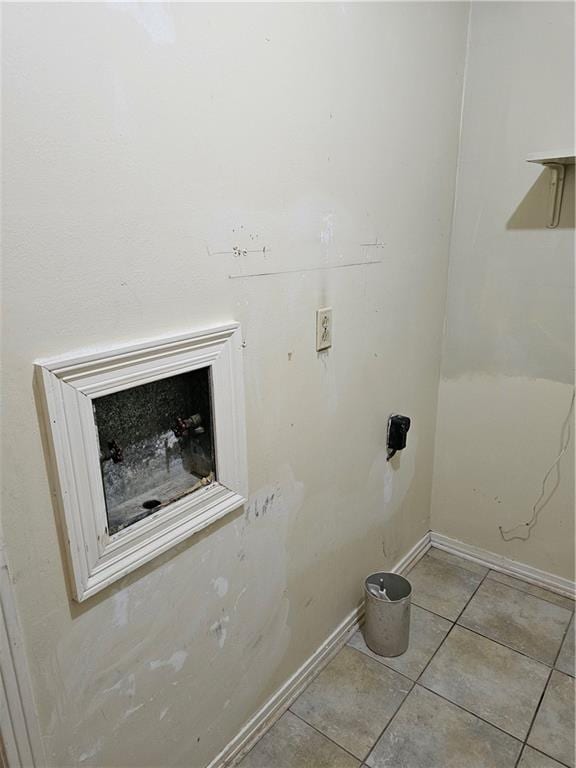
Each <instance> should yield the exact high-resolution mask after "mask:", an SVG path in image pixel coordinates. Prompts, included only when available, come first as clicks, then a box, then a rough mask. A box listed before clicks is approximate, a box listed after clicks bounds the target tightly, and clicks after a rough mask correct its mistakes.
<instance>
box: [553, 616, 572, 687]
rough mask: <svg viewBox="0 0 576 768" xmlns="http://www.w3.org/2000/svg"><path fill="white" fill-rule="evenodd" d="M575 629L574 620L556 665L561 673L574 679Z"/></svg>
mask: <svg viewBox="0 0 576 768" xmlns="http://www.w3.org/2000/svg"><path fill="white" fill-rule="evenodd" d="M575 629H576V627H575V626H574V618H572V621H571V622H570V626H569V627H568V632H567V633H566V637H565V638H564V642H563V643H562V648H561V649H560V653H559V654H558V660H557V661H556V665H555V666H556V669H559V670H560V671H561V672H565V673H566V674H567V675H572V677H574V676H575V674H576V669H575V667H576V664H575V661H574V639H575V638H574V634H575Z"/></svg>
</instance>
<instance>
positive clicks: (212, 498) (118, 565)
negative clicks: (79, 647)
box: [36, 323, 247, 601]
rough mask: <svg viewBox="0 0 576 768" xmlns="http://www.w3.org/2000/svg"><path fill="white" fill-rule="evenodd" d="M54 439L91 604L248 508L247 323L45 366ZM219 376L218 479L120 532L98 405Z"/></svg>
mask: <svg viewBox="0 0 576 768" xmlns="http://www.w3.org/2000/svg"><path fill="white" fill-rule="evenodd" d="M36 366H37V368H38V370H39V373H40V377H41V380H42V383H43V390H44V414H45V417H46V423H47V426H48V434H49V435H50V436H51V439H52V453H53V459H54V463H55V470H56V478H55V479H56V480H57V483H58V485H57V488H58V496H59V501H60V505H59V506H60V508H61V510H60V511H61V516H62V519H63V523H64V525H65V529H66V540H67V546H68V555H69V561H70V570H71V575H72V583H73V585H74V592H75V595H74V596H75V598H76V599H77V600H78V601H82V600H85V599H86V598H88V597H91V596H92V595H94V594H95V593H96V592H98V591H99V590H101V589H103V588H104V587H106V586H108V585H109V584H111V583H112V582H114V581H116V580H117V579H119V578H121V577H122V576H125V575H126V574H127V573H129V572H130V571H133V570H134V569H135V568H138V567H139V566H141V565H143V564H144V563H146V562H148V561H149V560H151V559H152V558H154V557H156V556H157V555H159V554H160V553H162V552H164V551H165V550H167V549H168V548H169V547H172V546H174V545H175V544H177V543H179V542H181V541H182V540H184V539H185V538H187V537H188V536H191V535H192V534H194V533H196V532H198V531H200V530H202V529H203V528H206V526H208V525H210V524H211V523H213V522H214V521H215V520H218V519H219V518H221V517H223V516H224V515H226V514H227V513H229V512H231V511H233V510H234V509H236V508H237V507H239V506H241V505H242V504H243V503H244V502H245V501H246V493H247V480H246V477H247V471H246V434H245V417H244V385H243V376H242V349H241V335H240V327H239V325H238V323H230V324H228V325H222V326H218V327H216V328H210V329H208V330H203V331H197V332H194V333H186V334H183V335H180V336H173V337H170V338H160V339H155V340H153V341H150V342H145V343H140V344H135V345H132V346H127V347H121V348H116V349H113V350H108V351H106V352H103V353H98V354H92V355H84V356H81V357H68V358H63V359H57V360H49V361H39V362H37V363H36ZM206 367H208V368H209V369H210V371H209V373H210V380H211V385H212V411H213V422H214V436H215V444H216V477H217V481H216V482H213V483H212V484H211V485H209V486H207V487H206V488H201V489H199V490H197V491H195V492H194V493H191V494H188V495H187V496H184V497H182V498H180V499H177V500H176V501H174V502H172V503H171V504H168V505H167V506H165V507H162V508H161V509H160V510H159V511H158V512H156V513H153V514H151V515H149V516H148V517H146V518H144V519H143V520H141V521H139V522H137V523H134V524H133V525H130V526H128V527H126V528H124V529H123V530H121V531H119V532H118V533H116V534H114V535H112V536H110V535H109V534H108V519H107V515H106V504H105V499H104V489H103V486H102V476H101V472H100V457H99V449H98V437H97V431H96V425H95V422H94V415H93V406H92V400H93V399H94V398H97V397H102V396H104V395H109V394H111V393H112V392H119V391H121V390H124V389H128V388H130V387H135V386H139V385H141V384H147V383H149V382H152V381H158V380H160V379H163V378H167V377H169V376H176V375H178V374H182V373H186V372H188V371H192V370H196V369H198V368H206Z"/></svg>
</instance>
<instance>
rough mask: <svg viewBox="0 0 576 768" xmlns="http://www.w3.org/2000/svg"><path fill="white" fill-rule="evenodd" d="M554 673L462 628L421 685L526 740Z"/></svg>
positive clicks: (451, 637) (446, 643)
mask: <svg viewBox="0 0 576 768" xmlns="http://www.w3.org/2000/svg"><path fill="white" fill-rule="evenodd" d="M549 672H550V670H549V668H548V667H546V666H544V664H541V663H540V662H538V661H533V660H532V659H529V658H528V657H527V656H523V655H522V654H520V653H517V652H516V651H513V650H511V649H510V648H505V647H504V646H502V645H499V644H498V643H495V642H493V641H492V640H488V639H487V638H485V637H481V636H480V635H477V634H475V633H474V632H470V631H469V630H467V629H464V628H463V627H459V626H456V627H454V629H453V630H452V631H451V632H450V634H449V635H448V637H447V638H446V640H445V641H444V643H443V644H442V646H441V647H440V649H439V650H438V652H437V653H436V655H435V656H434V658H433V659H432V661H431V662H430V664H429V665H428V667H427V668H426V670H425V672H424V674H423V675H422V677H421V678H420V682H421V683H422V684H423V685H425V686H426V687H427V688H430V689H432V690H433V691H436V692H437V693H439V694H440V695H442V696H445V697H446V698H447V699H450V701H453V702H455V703H456V704H459V705H460V706H462V707H464V708H465V709H467V710H469V711H470V712H472V713H474V714H476V715H478V716H479V717H482V718H484V719H485V720H488V722H490V723H492V724H493V725H496V726H497V727H498V728H502V730H504V731H506V732H507V733H510V734H511V735H512V736H516V737H517V738H519V739H522V740H523V739H525V737H526V734H527V733H528V729H529V727H530V723H531V722H532V717H533V716H534V713H535V711H536V707H537V706H538V702H539V700H540V696H541V695H542V691H543V690H544V686H545V685H546V681H547V679H548V675H549Z"/></svg>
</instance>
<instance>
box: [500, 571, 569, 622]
mask: <svg viewBox="0 0 576 768" xmlns="http://www.w3.org/2000/svg"><path fill="white" fill-rule="evenodd" d="M489 573H501V574H502V575H503V576H508V577H509V578H511V579H516V580H517V581H520V582H522V584H526V585H527V586H528V587H534V588H535V589H541V590H542V591H544V592H550V594H551V595H556V597H562V598H563V599H564V600H568V602H570V603H572V606H571V607H570V608H567V607H566V606H564V605H559V604H558V602H557V601H555V600H549V599H548V598H547V597H540V595H534V594H533V593H532V592H529V591H528V590H527V589H521V588H520V587H516V586H514V584H508V582H506V581H500V579H494V578H491V579H490V581H495V582H497V583H498V584H502V586H504V587H508V589H515V590H516V592H522V593H523V594H524V595H530V597H534V598H535V599H536V600H542V602H544V603H550V605H555V606H556V607H557V608H564V610H565V611H569V612H570V613H571V614H574V612H575V611H576V605H575V604H574V600H572V598H571V597H567V596H566V595H561V594H560V593H558V592H552V590H551V589H546V587H539V586H538V584H532V582H530V581H524V580H523V579H519V578H518V576H510V574H508V573H503V572H502V571H495V570H494V569H493V568H490V569H489Z"/></svg>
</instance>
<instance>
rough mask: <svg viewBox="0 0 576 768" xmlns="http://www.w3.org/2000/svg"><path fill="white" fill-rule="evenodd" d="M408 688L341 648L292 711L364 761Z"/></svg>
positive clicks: (379, 666) (388, 671) (383, 669)
mask: <svg viewBox="0 0 576 768" xmlns="http://www.w3.org/2000/svg"><path fill="white" fill-rule="evenodd" d="M411 686H412V683H411V682H410V681H409V680H408V679H407V678H406V677H403V676H402V675H399V674H398V673H397V672H394V671H393V670H391V669H388V667H386V666H384V664H380V663H379V662H377V661H374V659H371V658H369V657H368V656H367V655H366V654H364V653H361V652H359V651H357V650H356V649H355V648H350V647H349V646H344V648H343V649H342V650H341V651H340V652H339V653H338V655H337V656H336V657H335V658H334V659H333V660H332V661H331V662H330V663H329V664H328V666H327V667H326V668H325V669H324V670H323V671H322V672H321V673H320V674H319V675H318V677H317V678H316V679H315V680H313V681H312V682H311V683H310V685H309V686H308V688H307V689H306V690H305V691H304V693H302V694H301V695H300V696H299V697H298V699H296V701H295V702H294V704H293V705H292V707H291V709H292V711H293V712H295V713H296V714H297V715H299V716H300V717H301V718H302V719H303V720H305V721H306V722H307V723H310V725H313V726H314V727H315V728H317V729H318V730H319V731H320V732H321V733H323V734H325V735H326V736H328V737H329V738H330V739H332V740H333V741H335V742H336V743H337V744H339V745H340V746H342V747H344V749H347V750H348V751H349V752H352V754H354V755H356V756H357V757H359V758H360V759H363V758H364V757H365V756H366V755H367V754H368V752H369V750H370V749H371V748H372V747H373V746H374V744H375V742H376V740H377V738H378V736H379V735H380V733H381V732H382V730H383V728H384V727H385V726H386V724H387V723H388V722H389V720H390V718H391V717H392V716H393V715H394V713H395V712H396V710H397V708H398V707H399V706H400V704H401V703H402V701H403V700H404V698H405V697H406V695H407V694H408V692H409V690H410V688H411Z"/></svg>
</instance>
